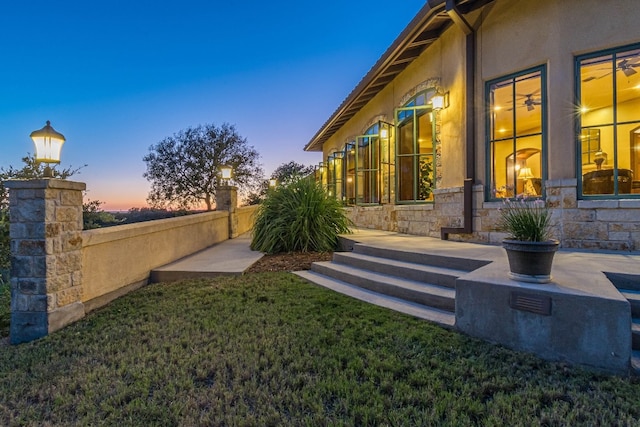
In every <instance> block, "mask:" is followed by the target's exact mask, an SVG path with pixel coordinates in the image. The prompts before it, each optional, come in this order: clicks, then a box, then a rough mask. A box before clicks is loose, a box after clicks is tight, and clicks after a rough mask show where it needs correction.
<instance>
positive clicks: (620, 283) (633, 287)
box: [604, 272, 640, 292]
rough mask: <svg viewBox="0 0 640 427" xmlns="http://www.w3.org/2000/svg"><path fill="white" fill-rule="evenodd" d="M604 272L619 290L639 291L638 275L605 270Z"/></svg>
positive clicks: (639, 277)
mask: <svg viewBox="0 0 640 427" xmlns="http://www.w3.org/2000/svg"><path fill="white" fill-rule="evenodd" d="M604 274H605V275H606V276H607V279H609V280H610V281H611V283H613V285H614V286H615V287H616V288H618V289H619V290H630V291H636V292H640V275H635V274H622V273H607V272H605V273H604Z"/></svg>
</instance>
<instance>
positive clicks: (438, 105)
mask: <svg viewBox="0 0 640 427" xmlns="http://www.w3.org/2000/svg"><path fill="white" fill-rule="evenodd" d="M431 108H433V109H434V110H436V111H438V110H442V109H443V108H449V91H446V92H444V91H443V90H442V88H438V89H436V93H435V94H434V95H433V96H432V97H431Z"/></svg>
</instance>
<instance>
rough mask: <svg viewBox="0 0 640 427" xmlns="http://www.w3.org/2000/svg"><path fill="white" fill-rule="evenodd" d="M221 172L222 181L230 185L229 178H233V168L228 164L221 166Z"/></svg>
mask: <svg viewBox="0 0 640 427" xmlns="http://www.w3.org/2000/svg"><path fill="white" fill-rule="evenodd" d="M220 174H221V176H222V182H223V183H224V184H225V185H229V180H230V179H231V175H232V174H233V168H232V167H231V166H228V165H222V166H220Z"/></svg>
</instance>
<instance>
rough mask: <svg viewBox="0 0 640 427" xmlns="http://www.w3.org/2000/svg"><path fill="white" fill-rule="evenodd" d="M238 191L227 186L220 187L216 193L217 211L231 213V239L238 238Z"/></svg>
mask: <svg viewBox="0 0 640 427" xmlns="http://www.w3.org/2000/svg"><path fill="white" fill-rule="evenodd" d="M237 207H238V189H237V188H236V187H233V186H229V185H225V186H222V187H218V192H217V193H216V210H219V211H229V238H230V239H235V238H236V237H238V214H237V212H236V208H237Z"/></svg>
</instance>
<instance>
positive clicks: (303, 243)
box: [251, 179, 351, 254]
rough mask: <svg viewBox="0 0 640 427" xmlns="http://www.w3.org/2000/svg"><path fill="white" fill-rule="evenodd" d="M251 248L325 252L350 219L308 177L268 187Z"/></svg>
mask: <svg viewBox="0 0 640 427" xmlns="http://www.w3.org/2000/svg"><path fill="white" fill-rule="evenodd" d="M256 215H257V217H256V221H255V225H254V228H253V240H252V242H251V249H253V250H258V251H261V252H265V253H268V254H274V253H280V252H293V251H302V252H313V251H317V252H327V251H332V250H334V249H336V247H337V244H338V234H341V233H348V232H349V226H350V225H351V221H350V220H349V219H348V218H347V217H346V215H345V212H344V208H343V207H342V205H341V204H340V202H338V201H337V200H336V199H335V198H332V197H329V196H328V195H327V193H326V192H325V190H324V189H323V188H322V186H321V184H319V183H316V182H315V181H313V180H310V179H301V180H298V181H294V182H292V183H291V184H289V185H286V186H280V187H277V188H276V189H273V190H270V191H269V193H268V194H267V197H266V199H265V200H264V202H262V204H261V205H260V207H259V208H258V211H257V212H256Z"/></svg>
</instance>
